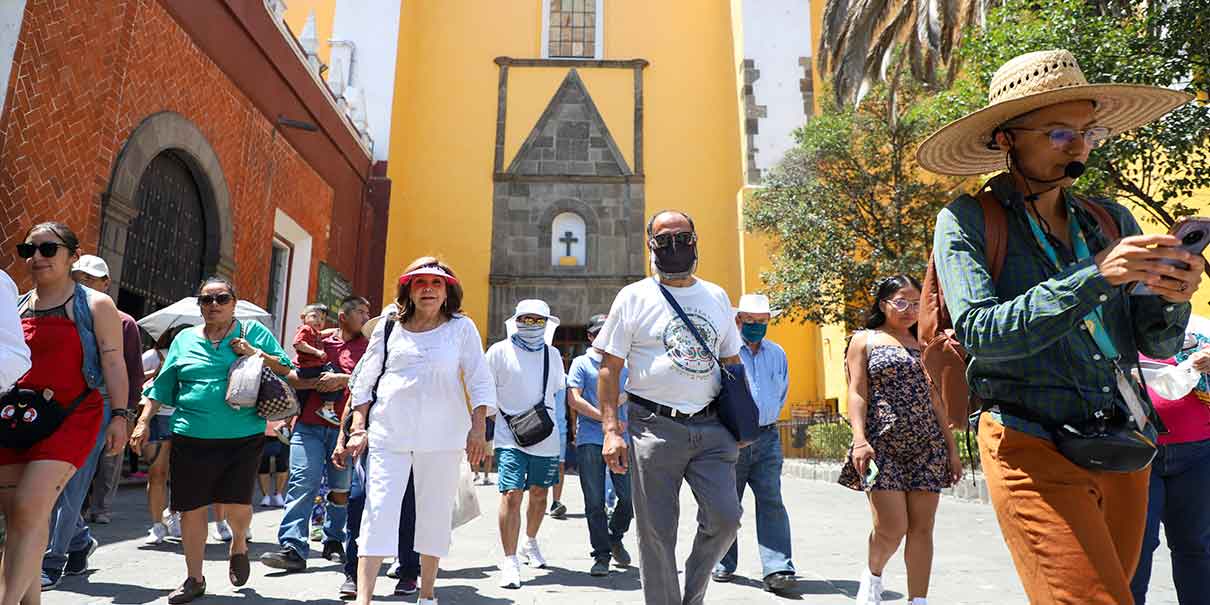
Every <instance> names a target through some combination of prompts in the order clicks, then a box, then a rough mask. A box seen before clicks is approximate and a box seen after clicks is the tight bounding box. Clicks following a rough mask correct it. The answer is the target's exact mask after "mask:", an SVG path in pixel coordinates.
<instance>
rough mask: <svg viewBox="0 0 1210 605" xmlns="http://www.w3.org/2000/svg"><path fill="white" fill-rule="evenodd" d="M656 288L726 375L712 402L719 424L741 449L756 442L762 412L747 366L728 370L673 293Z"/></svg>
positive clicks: (660, 285) (739, 364)
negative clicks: (751, 384)
mask: <svg viewBox="0 0 1210 605" xmlns="http://www.w3.org/2000/svg"><path fill="white" fill-rule="evenodd" d="M656 285H657V286H659V287H660V293H661V294H663V295H664V299H665V300H667V301H668V304H669V305H672V310H673V311H676V314H677V316H678V317H680V318H681V321H682V322H684V323H685V327H687V328H689V331H690V332H692V333H693V337H694V338H696V339H697V343H698V344H699V345H701V346H702V350H703V351H705V352H707V353H709V354H710V357H712V358H713V359H714V363H716V364H717V365H718V369H719V372H720V373H721V374H722V388H720V389H719V391H718V396H717V397H715V398H714V401H712V402H710V405H712V406H714V407H715V409H716V410H717V412H718V419H719V422H722V423H723V426H725V427H727V430H728V431H730V432H731V436H732V437H735V440H736V441H737V442H739V446H740V447H744V446H745V445H748V444H749V443H752V442H753V441H756V438H757V437H759V436H760V411H759V410H758V409H757V407H756V401H754V400H753V399H752V390H751V389H750V388H749V387H748V376H747V371H746V370H745V369H744V364H742V363H736V364H731V365H727V366H724V365H723V362H722V360H720V359H719V358H718V356H717V355H715V354H714V351H713V350H712V349H711V348H710V347H709V345H707V344H706V339H705V338H702V335H701V333H700V332H698V331H697V326H695V325H693V322H692V321H690V320H689V316H688V315H686V314H685V310H684V309H682V308H681V305H680V303H678V302H676V299H675V298H673V297H672V293H671V292H669V291H668V289H667V288H665V287H664V284H661V283H659V282H658V281H657V282H656Z"/></svg>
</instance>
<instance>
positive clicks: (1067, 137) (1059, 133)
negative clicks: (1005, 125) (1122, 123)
mask: <svg viewBox="0 0 1210 605" xmlns="http://www.w3.org/2000/svg"><path fill="white" fill-rule="evenodd" d="M1008 130H1020V131H1023V132H1037V133H1041V134H1044V135H1046V136H1047V138H1049V139H1050V146H1051V147H1053V148H1055V149H1067V148H1068V147H1069V146H1071V144H1072V143H1074V142H1075V141H1076V138H1077V137H1080V138H1083V139H1084V144H1085V145H1087V146H1088V148H1089V149H1096V148H1097V147H1100V146H1101V145H1104V144H1105V139H1108V138H1109V129H1108V128H1105V127H1104V126H1093V127H1092V128H1088V129H1086V130H1076V129H1074V128H1052V129H1050V130H1039V129H1036V128H1009V129H1008Z"/></svg>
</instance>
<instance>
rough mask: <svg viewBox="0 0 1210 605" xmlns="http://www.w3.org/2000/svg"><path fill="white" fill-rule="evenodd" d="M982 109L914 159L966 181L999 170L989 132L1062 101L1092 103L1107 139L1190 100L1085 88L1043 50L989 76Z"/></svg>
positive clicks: (1174, 94)
mask: <svg viewBox="0 0 1210 605" xmlns="http://www.w3.org/2000/svg"><path fill="white" fill-rule="evenodd" d="M987 97H988V98H987V107H984V108H983V109H980V110H979V111H976V112H974V113H972V114H970V115H968V116H965V117H963V118H960V119H958V120H955V121H953V122H951V123H950V124H948V125H946V126H945V127H943V128H941V130H938V131H937V132H935V133H933V135H932V136H930V137H929V138H928V139H926V140H925V141H924V142H923V143H921V144H920V148H919V149H918V150H917V151H916V159H917V161H919V162H920V165H921V166H923V167H924V168H925V169H926V170H929V171H931V172H935V173H938V174H949V175H955V176H967V175H976V174H986V173H989V172H996V171H998V170H1000V169H1002V168H1003V167H1004V151H1003V150H1001V149H999V147H998V146H997V145H996V143H995V140H994V139H993V137H992V133H993V132H994V131H995V129H996V128H998V127H999V126H1000V125H1001V124H1004V123H1005V122H1007V121H1009V120H1011V119H1013V118H1015V117H1017V116H1020V115H1023V114H1026V113H1029V112H1031V111H1034V110H1036V109H1041V108H1043V107H1049V106H1051V105H1055V104H1058V103H1066V102H1068V101H1093V102H1094V103H1096V120H1097V125H1099V126H1104V127H1106V128H1108V129H1109V133H1110V134H1111V135H1116V134H1121V133H1123V132H1126V131H1128V130H1131V129H1133V128H1138V127H1139V126H1142V125H1144V124H1147V123H1149V122H1152V121H1154V120H1157V119H1159V118H1160V117H1161V116H1163V115H1164V114H1166V113H1168V112H1169V111H1172V110H1173V109H1176V108H1177V107H1180V106H1181V105H1183V104H1185V103H1187V102H1188V101H1189V100H1191V99H1192V98H1193V96H1192V95H1189V94H1186V93H1184V92H1180V91H1177V90H1171V89H1168V88H1161V87H1158V86H1144V85H1141V84H1089V83H1088V80H1086V79H1085V78H1084V73H1083V72H1082V71H1080V66H1079V64H1077V63H1076V58H1075V57H1074V56H1073V55H1072V54H1071V53H1070V52H1068V51H1066V50H1044V51H1039V52H1032V53H1027V54H1024V55H1021V56H1019V57H1016V58H1014V59H1012V60H1010V61H1009V62H1008V63H1005V64H1004V65H1003V66H1001V67H1000V69H998V70H996V74H995V75H994V76H992V81H991V85H990V86H988V93H987Z"/></svg>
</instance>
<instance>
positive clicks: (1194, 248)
mask: <svg viewBox="0 0 1210 605" xmlns="http://www.w3.org/2000/svg"><path fill="white" fill-rule="evenodd" d="M1169 234H1171V235H1172V236H1173V237H1176V238H1177V239H1179V240H1180V241H1181V243H1180V245H1179V246H1177V247H1178V248H1180V249H1181V250H1184V251H1186V252H1188V253H1190V254H1193V255H1194V256H1200V255H1201V254H1202V252H1203V251H1205V249H1206V246H1207V245H1210V218H1207V217H1201V216H1198V217H1189V218H1183V219H1181V220H1180V221H1177V223H1176V224H1175V225H1173V226H1172V229H1171V230H1170V231H1169ZM1160 262H1161V263H1164V264H1166V265H1172V266H1174V267H1179V268H1181V269H1188V268H1189V265H1187V264H1186V263H1182V262H1180V261H1176V260H1172V259H1162V260H1160ZM1130 293H1131V294H1132V295H1135V296H1152V295H1155V292H1154V291H1152V289H1151V288H1149V287H1148V286H1147V284H1145V283H1143V282H1137V283H1135V284H1134V286H1133V287H1131V289H1130Z"/></svg>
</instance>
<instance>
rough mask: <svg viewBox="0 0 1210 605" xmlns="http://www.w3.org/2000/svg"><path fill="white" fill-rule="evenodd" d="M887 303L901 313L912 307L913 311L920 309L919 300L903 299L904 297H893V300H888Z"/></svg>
mask: <svg viewBox="0 0 1210 605" xmlns="http://www.w3.org/2000/svg"><path fill="white" fill-rule="evenodd" d="M886 304H888V305H891V308H892V309H894V310H896V311H899V312H900V313H903V312H904V311H907V310H908V309H911V310H913V311H919V310H920V303H919V302H912V301H909V300H903V299H902V298H892V299H891V300H888V301H886Z"/></svg>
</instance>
